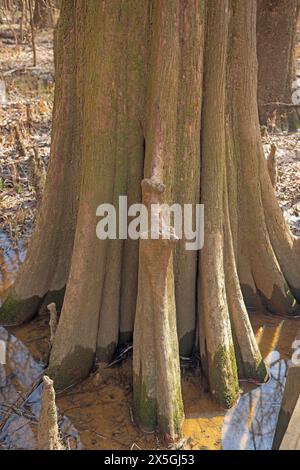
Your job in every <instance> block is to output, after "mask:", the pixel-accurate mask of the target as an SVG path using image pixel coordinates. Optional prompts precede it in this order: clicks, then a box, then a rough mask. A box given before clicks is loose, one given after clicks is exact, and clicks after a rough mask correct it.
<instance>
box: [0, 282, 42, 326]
mask: <svg viewBox="0 0 300 470" xmlns="http://www.w3.org/2000/svg"><path fill="white" fill-rule="evenodd" d="M42 300H43V299H42V298H40V297H38V296H37V295H35V296H33V297H30V298H29V299H24V300H23V299H20V298H19V297H18V296H17V295H16V294H15V293H14V291H13V290H11V291H10V292H9V294H8V295H7V297H6V299H5V301H4V303H3V305H2V306H1V308H0V324H1V325H15V324H18V325H20V324H22V323H24V322H26V321H29V320H31V318H33V317H34V315H35V314H36V313H37V312H38V310H39V307H40V305H41V302H42Z"/></svg>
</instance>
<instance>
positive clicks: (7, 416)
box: [0, 327, 81, 449]
mask: <svg viewBox="0 0 300 470" xmlns="http://www.w3.org/2000/svg"><path fill="white" fill-rule="evenodd" d="M0 341H3V342H4V343H5V344H6V364H5V365H3V364H2V365H1V364H0V449H36V431H37V422H38V418H39V413H40V403H41V394H42V383H40V379H41V377H42V375H43V371H44V366H43V364H40V363H38V362H36V361H35V360H34V359H33V358H32V356H31V354H30V352H29V351H28V349H27V348H26V347H25V346H24V345H23V343H22V342H21V341H19V340H18V339H17V338H16V337H15V336H13V335H12V334H10V333H9V332H8V331H7V330H6V329H5V328H2V327H0ZM2 344H3V343H2ZM59 427H60V432H61V436H62V440H63V442H64V444H65V446H66V447H67V448H72V449H80V448H81V443H80V439H79V435H78V432H77V431H76V429H75V428H74V427H73V425H72V423H71V422H70V420H69V419H68V418H66V417H65V416H61V417H60V418H59Z"/></svg>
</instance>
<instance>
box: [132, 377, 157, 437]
mask: <svg viewBox="0 0 300 470" xmlns="http://www.w3.org/2000/svg"><path fill="white" fill-rule="evenodd" d="M147 389H148V387H147V386H146V385H145V384H144V383H142V382H141V381H140V380H139V379H138V378H137V380H136V381H134V390H133V396H134V415H135V418H136V420H137V422H138V424H139V425H140V426H141V427H142V428H143V429H145V430H147V431H155V429H156V427H157V402H156V400H154V399H153V398H150V397H149V396H148V394H147Z"/></svg>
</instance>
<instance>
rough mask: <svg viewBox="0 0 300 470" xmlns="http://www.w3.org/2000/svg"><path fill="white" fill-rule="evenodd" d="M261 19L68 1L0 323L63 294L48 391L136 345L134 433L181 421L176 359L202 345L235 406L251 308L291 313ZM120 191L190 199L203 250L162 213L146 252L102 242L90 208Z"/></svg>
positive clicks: (250, 362) (214, 10)
mask: <svg viewBox="0 0 300 470" xmlns="http://www.w3.org/2000/svg"><path fill="white" fill-rule="evenodd" d="M256 14H257V12H256V2H255V1H249V2H241V1H238V0H210V1H209V2H204V1H202V0H169V1H168V2H166V1H165V0H148V1H143V2H141V1H140V0H127V1H121V0H115V1H113V2H111V1H108V0H103V1H101V2H99V0H89V1H87V2H76V1H74V0H65V1H63V2H62V14H61V18H60V21H59V26H58V34H57V44H56V51H57V54H56V57H57V58H56V65H57V74H58V76H57V88H56V98H55V106H54V108H55V109H54V126H53V137H52V151H51V163H50V170H49V174H48V178H47V184H46V189H45V195H44V199H43V202H42V206H41V211H40V214H39V218H38V222H37V227H36V230H35V233H34V236H33V239H32V242H31V245H30V248H29V252H28V256H27V259H26V261H25V264H24V266H23V268H22V271H21V272H20V274H19V276H18V279H17V281H16V284H15V286H14V288H13V289H12V290H11V292H10V293H9V295H8V297H7V300H6V301H5V302H4V305H3V306H2V308H1V310H0V319H1V322H4V323H15V322H17V323H20V322H22V321H24V320H28V319H30V318H31V317H32V316H34V315H35V314H36V313H37V311H38V309H39V307H40V305H41V304H42V303H43V302H46V301H47V304H48V303H50V302H51V301H53V298H54V296H55V295H56V294H57V293H58V292H62V291H63V289H64V288H65V287H66V289H65V295H64V298H63V296H62V297H61V298H62V299H63V306H62V311H61V315H60V320H59V324H58V328H57V332H56V335H55V340H54V344H53V347H52V351H51V357H50V364H49V370H48V373H49V375H50V376H51V377H52V378H53V379H54V383H55V386H56V388H63V387H65V386H67V385H69V384H72V383H74V382H75V381H76V380H79V379H82V378H84V377H86V376H87V375H88V373H89V371H90V370H91V368H92V366H93V363H94V361H95V359H96V357H98V359H99V360H100V361H101V362H103V361H106V362H107V361H109V360H110V359H111V358H112V356H113V354H114V353H115V350H116V348H117V346H118V344H126V343H127V342H131V341H132V338H133V382H134V411H135V417H136V420H137V422H138V423H139V425H140V426H141V427H142V428H143V429H146V430H153V429H155V428H157V427H158V428H159V430H160V432H161V433H162V434H164V435H165V436H166V437H167V438H168V439H174V438H176V437H177V436H179V435H180V431H181V422H182V418H183V405H182V398H181V387H180V365H179V359H180V355H181V356H185V357H186V356H187V357H190V356H191V355H192V354H193V351H194V350H197V349H198V348H200V355H201V362H202V368H203V370H204V371H205V372H206V374H207V376H208V380H209V384H210V389H211V392H212V393H213V394H214V396H215V397H216V399H217V400H218V401H219V402H220V403H222V404H223V405H224V406H226V407H229V406H232V404H233V403H234V402H235V401H236V399H237V398H238V393H239V387H238V377H245V378H251V379H255V380H259V381H264V380H265V378H266V375H267V373H266V368H265V366H264V364H263V361H262V358H261V355H260V352H259V349H258V346H257V344H256V341H255V337H254V334H253V331H252V328H251V325H250V321H249V317H248V312H247V307H251V308H253V307H254V308H262V307H264V308H266V309H268V310H270V311H272V312H275V313H277V312H279V313H287V314H293V313H295V312H296V311H297V308H298V307H297V302H299V301H300V297H299V287H300V268H299V263H295V256H296V250H295V248H294V245H295V240H294V238H293V237H292V235H291V233H290V231H289V229H288V227H287V225H286V223H285V221H284V218H283V215H282V213H281V210H280V208H279V206H278V203H277V201H276V198H275V194H274V191H273V188H272V186H271V183H270V180H269V177H268V173H267V167H266V161H265V159H264V155H263V149H262V145H261V140H260V131H259V122H258V108H257V58H256ZM75 51H76V52H75ZM108 51H109V52H108ZM241 51H243V53H242V54H241ZM200 170H201V171H200ZM58 183H59V184H58ZM120 195H122V196H127V197H128V205H130V204H133V203H139V202H141V201H143V202H144V204H145V206H146V207H147V208H148V210H150V209H151V208H152V207H153V206H155V204H156V203H167V204H174V203H175V204H176V203H177V204H179V205H181V206H182V205H183V204H188V203H192V204H196V203H198V202H202V203H203V204H204V206H205V222H204V229H205V241H204V248H203V250H202V251H201V252H200V253H199V252H197V251H191V252H189V251H188V250H186V246H185V242H186V240H184V239H181V240H178V239H177V234H176V230H174V227H173V221H172V220H166V219H165V215H164V213H163V212H162V210H161V209H159V210H158V211H157V212H156V218H157V220H159V221H160V224H161V225H160V226H159V229H158V232H157V233H156V239H149V238H148V239H146V238H145V237H142V239H140V240H127V239H125V237H119V235H118V233H117V234H116V239H101V240H99V239H98V238H97V237H96V229H97V222H98V217H97V215H96V213H97V207H98V206H99V205H100V204H102V203H106V204H107V203H111V204H114V206H115V207H116V210H117V211H118V203H119V196H120ZM122 214H123V215H124V213H122ZM130 221H131V219H130V217H129V221H128V222H130ZM193 221H194V223H195V211H194V220H193ZM149 230H150V228H149V227H148V229H147V231H146V233H148V234H149ZM165 231H166V232H167V233H168V236H167V237H165V236H164V234H165ZM144 235H145V234H144ZM54 294H55V295H54ZM196 331H197V334H196ZM199 386H200V385H199Z"/></svg>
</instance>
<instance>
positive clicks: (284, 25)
mask: <svg viewBox="0 0 300 470" xmlns="http://www.w3.org/2000/svg"><path fill="white" fill-rule="evenodd" d="M299 6H300V2H299V0H258V8H257V57H258V109H259V118H260V123H261V124H263V125H266V124H267V123H268V118H272V116H273V115H274V113H276V118H277V121H278V124H279V125H280V122H281V121H282V122H283V124H284V122H285V123H288V126H289V129H290V130H296V129H297V127H298V117H297V112H296V110H295V108H293V107H288V106H284V105H283V104H284V103H285V104H289V103H292V82H293V81H294V80H295V79H296V63H295V45H296V38H297V34H296V32H297V20H298V14H299ZM276 102H279V103H281V105H276Z"/></svg>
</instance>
